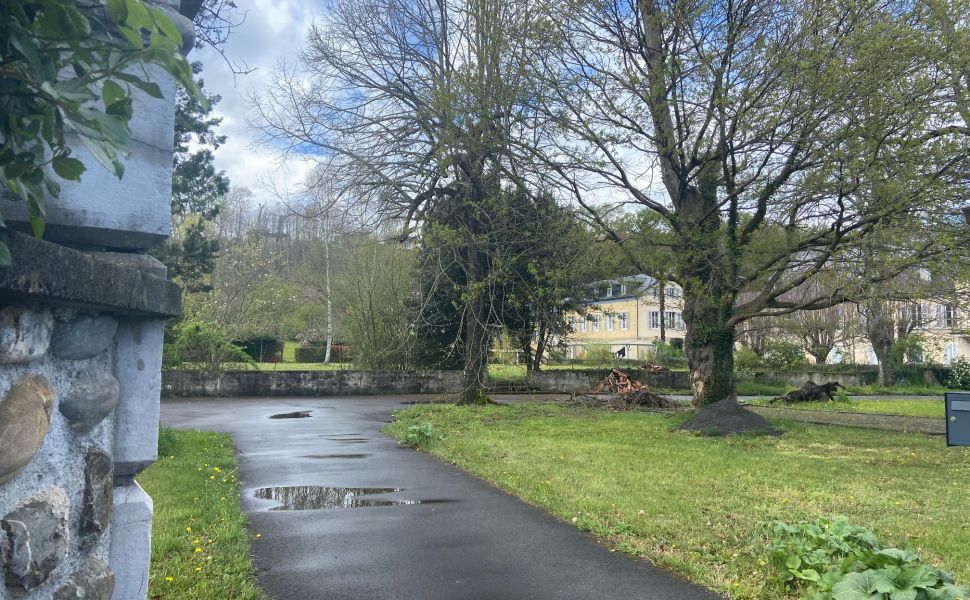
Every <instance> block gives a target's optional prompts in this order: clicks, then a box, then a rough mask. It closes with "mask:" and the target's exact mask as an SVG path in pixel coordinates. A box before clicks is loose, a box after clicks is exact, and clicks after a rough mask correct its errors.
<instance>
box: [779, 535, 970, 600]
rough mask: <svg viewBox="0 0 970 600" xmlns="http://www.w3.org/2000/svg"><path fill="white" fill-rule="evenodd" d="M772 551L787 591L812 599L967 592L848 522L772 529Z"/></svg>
mask: <svg viewBox="0 0 970 600" xmlns="http://www.w3.org/2000/svg"><path fill="white" fill-rule="evenodd" d="M770 537H771V540H770V543H769V545H768V552H769V555H770V557H771V561H772V564H773V565H774V567H775V568H776V569H777V570H778V572H779V574H780V576H781V579H782V580H783V581H784V582H785V585H786V586H787V587H790V588H793V589H795V590H796V591H797V592H799V595H800V597H801V598H805V599H811V600H864V599H871V600H901V599H903V598H905V599H907V600H957V599H962V598H966V597H967V588H965V587H960V586H957V585H955V584H954V581H953V577H952V576H951V575H950V574H948V573H945V572H943V571H941V570H939V569H936V568H934V567H932V566H929V565H925V564H923V563H921V562H920V560H919V556H917V555H916V554H915V553H913V552H910V551H908V550H900V549H899V548H884V547H882V546H881V545H880V544H879V540H878V539H877V538H876V536H875V535H873V533H872V532H871V531H869V530H868V529H866V528H864V527H859V526H856V525H851V524H850V523H849V522H848V520H847V519H846V518H845V517H835V518H833V519H828V518H823V519H819V520H818V521H817V522H814V523H808V522H804V521H803V522H800V523H795V524H788V523H783V522H781V521H775V522H773V523H771V525H770Z"/></svg>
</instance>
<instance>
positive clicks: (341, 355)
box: [293, 343, 350, 363]
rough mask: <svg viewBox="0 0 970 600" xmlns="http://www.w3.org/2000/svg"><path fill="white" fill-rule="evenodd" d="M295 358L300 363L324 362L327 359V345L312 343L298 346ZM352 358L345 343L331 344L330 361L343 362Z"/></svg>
mask: <svg viewBox="0 0 970 600" xmlns="http://www.w3.org/2000/svg"><path fill="white" fill-rule="evenodd" d="M293 360H294V361H295V362H298V363H322V362H324V361H325V360H327V345H326V344H325V343H324V344H312V345H306V346H297V347H296V348H295V349H294V350H293ZM349 360H350V352H349V349H348V348H347V346H344V345H343V344H337V343H335V344H330V362H332V363H342V362H347V361H349Z"/></svg>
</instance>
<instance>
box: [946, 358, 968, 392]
mask: <svg viewBox="0 0 970 600" xmlns="http://www.w3.org/2000/svg"><path fill="white" fill-rule="evenodd" d="M946 385H947V387H951V388H956V389H958V390H970V361H968V360H967V359H966V358H964V357H962V356H961V357H960V358H958V359H956V360H955V361H953V362H951V363H950V377H949V378H948V379H947V380H946Z"/></svg>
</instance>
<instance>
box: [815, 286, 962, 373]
mask: <svg viewBox="0 0 970 600" xmlns="http://www.w3.org/2000/svg"><path fill="white" fill-rule="evenodd" d="M895 310H896V311H897V315H896V322H897V324H899V323H903V324H905V326H904V327H903V328H904V330H906V331H908V333H909V334H910V335H917V336H919V338H920V343H921V346H922V348H923V362H926V363H931V364H942V365H948V364H950V363H951V362H953V361H954V360H956V359H958V358H965V359H968V360H970V315H968V314H967V309H966V307H958V306H956V305H954V304H951V303H944V302H933V301H918V302H900V303H898V304H897V306H896V307H895ZM859 318H860V327H859V329H860V331H861V330H862V329H863V327H862V326H861V325H862V323H861V316H860V317H859ZM828 362H830V363H838V362H854V363H856V364H863V365H874V364H877V363H878V361H877V360H876V354H875V352H873V350H872V345H871V344H870V343H869V340H867V339H866V338H865V337H864V336H862V335H859V336H857V337H856V338H855V339H848V340H846V341H844V342H842V343H840V344H838V345H837V346H836V348H835V349H834V350H833V351H832V353H831V354H829V360H828Z"/></svg>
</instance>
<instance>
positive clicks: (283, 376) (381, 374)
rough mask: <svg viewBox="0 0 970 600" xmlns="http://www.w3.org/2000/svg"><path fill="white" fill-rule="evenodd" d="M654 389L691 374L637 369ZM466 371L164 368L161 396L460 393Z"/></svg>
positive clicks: (567, 378)
mask: <svg viewBox="0 0 970 600" xmlns="http://www.w3.org/2000/svg"><path fill="white" fill-rule="evenodd" d="M607 373H609V370H604V371H602V372H600V371H542V372H540V373H536V374H533V375H530V376H529V379H528V380H527V381H526V384H527V385H528V386H530V387H535V388H538V389H540V390H541V391H544V392H576V391H589V390H590V389H592V387H593V386H594V385H596V384H597V383H598V382H599V381H601V380H602V379H603V378H604V377H606V375H607ZM635 377H637V378H638V379H639V380H640V381H643V382H644V383H646V384H647V385H649V386H651V387H660V388H674V389H687V387H688V379H687V373H685V372H682V371H675V372H669V373H647V372H643V373H641V372H638V371H637V372H635ZM460 390H461V371H225V372H223V373H219V374H215V375H213V374H209V373H206V372H203V371H164V372H163V373H162V396H166V397H182V398H190V397H194V396H199V397H204V396H215V397H233V396H240V397H241V396H353V395H367V394H456V393H458V392H459V391H460Z"/></svg>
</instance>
